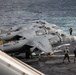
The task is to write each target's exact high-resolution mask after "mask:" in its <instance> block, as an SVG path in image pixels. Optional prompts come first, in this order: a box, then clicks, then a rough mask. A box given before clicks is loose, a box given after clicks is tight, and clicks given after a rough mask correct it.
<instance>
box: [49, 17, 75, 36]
mask: <svg viewBox="0 0 76 75" xmlns="http://www.w3.org/2000/svg"><path fill="white" fill-rule="evenodd" d="M48 21H49V22H50V23H54V24H56V25H57V28H58V29H61V30H63V31H64V32H66V33H68V34H69V28H70V27H72V29H73V35H76V17H52V18H50V19H48Z"/></svg>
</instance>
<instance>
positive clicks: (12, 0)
mask: <svg viewBox="0 0 76 75" xmlns="http://www.w3.org/2000/svg"><path fill="white" fill-rule="evenodd" d="M34 20H46V21H47V22H49V23H53V24H56V25H57V28H59V29H61V30H64V31H65V32H66V33H68V34H69V28H70V27H72V28H73V35H76V27H75V26H76V0H0V26H3V25H6V26H7V27H8V26H14V25H22V24H25V23H26V22H29V21H34Z"/></svg>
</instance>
